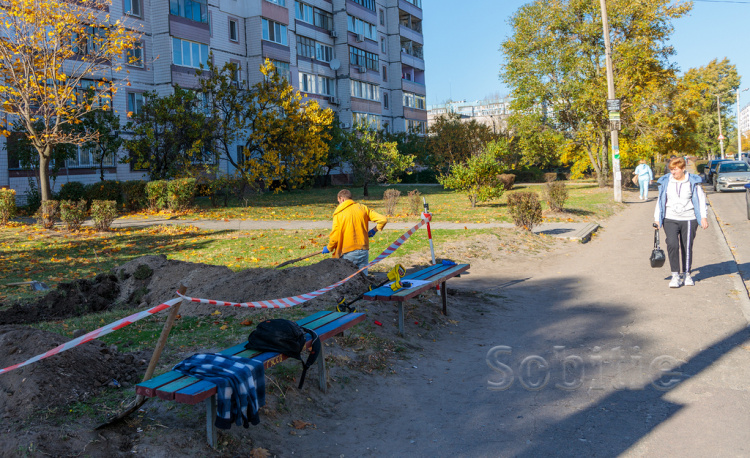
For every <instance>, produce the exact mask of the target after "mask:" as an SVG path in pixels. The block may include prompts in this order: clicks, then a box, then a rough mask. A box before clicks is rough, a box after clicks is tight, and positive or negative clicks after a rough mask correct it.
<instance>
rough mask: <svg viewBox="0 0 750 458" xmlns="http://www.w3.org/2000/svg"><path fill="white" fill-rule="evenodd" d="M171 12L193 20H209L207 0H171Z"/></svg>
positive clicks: (204, 21)
mask: <svg viewBox="0 0 750 458" xmlns="http://www.w3.org/2000/svg"><path fill="white" fill-rule="evenodd" d="M133 1H135V0H133ZM169 14H174V15H175V16H180V17H184V18H187V19H192V20H193V21H198V22H203V23H206V22H208V7H207V5H206V0H169Z"/></svg>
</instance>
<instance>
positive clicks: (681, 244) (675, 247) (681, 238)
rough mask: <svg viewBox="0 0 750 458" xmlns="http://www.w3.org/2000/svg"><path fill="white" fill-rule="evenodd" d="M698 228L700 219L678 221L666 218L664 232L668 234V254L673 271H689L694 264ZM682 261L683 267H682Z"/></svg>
mask: <svg viewBox="0 0 750 458" xmlns="http://www.w3.org/2000/svg"><path fill="white" fill-rule="evenodd" d="M697 230H698V221H697V220H694V219H691V220H690V221H676V220H673V219H666V218H665V219H664V232H665V233H666V234H667V255H668V257H669V267H670V268H671V269H672V272H679V273H683V272H687V273H690V269H691V267H692V266H693V240H695V233H696V231H697ZM680 261H682V269H680Z"/></svg>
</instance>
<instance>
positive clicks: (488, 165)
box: [439, 148, 504, 208]
mask: <svg viewBox="0 0 750 458" xmlns="http://www.w3.org/2000/svg"><path fill="white" fill-rule="evenodd" d="M499 174H500V163H499V162H498V161H497V153H496V151H495V150H493V149H490V148H488V149H487V151H484V152H483V153H481V154H477V155H474V156H471V157H470V158H469V159H467V161H466V162H465V163H459V164H454V165H453V168H451V171H450V173H449V174H447V175H441V176H440V178H439V180H440V184H442V185H443V186H444V187H446V188H451V189H455V190H456V191H461V192H464V193H466V195H467V197H468V198H469V201H470V202H471V206H472V208H474V207H476V206H477V202H486V201H488V200H492V199H496V198H498V197H500V196H502V195H503V192H504V190H503V188H502V186H501V185H500V182H499V181H498V175H499Z"/></svg>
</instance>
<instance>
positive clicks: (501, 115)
mask: <svg viewBox="0 0 750 458" xmlns="http://www.w3.org/2000/svg"><path fill="white" fill-rule="evenodd" d="M448 113H456V114H458V115H459V116H460V117H461V120H462V121H466V122H468V121H470V120H472V119H473V120H475V121H477V122H479V123H481V124H484V125H486V126H487V127H489V128H490V129H492V131H493V132H495V133H500V132H503V131H505V130H506V129H507V128H508V121H507V120H508V116H510V98H508V97H505V98H498V99H489V100H477V101H474V102H467V101H466V100H459V101H455V102H453V101H451V102H446V103H442V104H438V105H430V106H429V107H428V108H427V123H428V125H432V123H434V122H435V118H437V117H438V116H441V115H445V114H448Z"/></svg>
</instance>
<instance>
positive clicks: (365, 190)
mask: <svg viewBox="0 0 750 458" xmlns="http://www.w3.org/2000/svg"><path fill="white" fill-rule="evenodd" d="M362 195H363V196H365V197H369V196H370V194H369V192H368V191H367V182H366V181H365V184H364V190H363V194H362Z"/></svg>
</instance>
